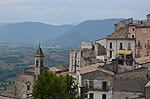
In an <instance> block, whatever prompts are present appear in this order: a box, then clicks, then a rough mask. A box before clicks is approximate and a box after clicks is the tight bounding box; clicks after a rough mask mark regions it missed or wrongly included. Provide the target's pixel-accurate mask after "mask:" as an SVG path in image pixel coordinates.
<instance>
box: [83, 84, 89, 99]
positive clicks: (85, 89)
mask: <svg viewBox="0 0 150 99" xmlns="http://www.w3.org/2000/svg"><path fill="white" fill-rule="evenodd" d="M88 92H89V87H88V84H87V82H86V83H85V85H84V94H85V98H88Z"/></svg>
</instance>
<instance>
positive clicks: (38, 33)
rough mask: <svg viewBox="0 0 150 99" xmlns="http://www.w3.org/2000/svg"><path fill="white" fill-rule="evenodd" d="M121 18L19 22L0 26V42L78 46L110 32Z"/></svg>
mask: <svg viewBox="0 0 150 99" xmlns="http://www.w3.org/2000/svg"><path fill="white" fill-rule="evenodd" d="M120 20H123V19H106V20H87V21H84V22H81V23H80V24H78V25H60V26H55V25H49V24H45V23H40V22H20V23H12V24H6V25H2V26H0V43H1V42H5V43H9V44H37V43H39V42H40V43H42V44H46V45H61V46H80V41H94V40H97V39H101V38H104V37H106V36H107V35H109V34H111V33H112V32H113V29H114V24H115V23H118V22H119V21H120Z"/></svg>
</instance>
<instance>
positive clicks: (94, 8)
mask: <svg viewBox="0 0 150 99" xmlns="http://www.w3.org/2000/svg"><path fill="white" fill-rule="evenodd" d="M148 13H150V0H0V23H3V22H22V21H38V22H44V23H50V24H71V23H78V22H82V21H85V20H91V19H93V20H94V19H107V18H130V17H133V18H134V19H139V20H142V19H146V14H148Z"/></svg>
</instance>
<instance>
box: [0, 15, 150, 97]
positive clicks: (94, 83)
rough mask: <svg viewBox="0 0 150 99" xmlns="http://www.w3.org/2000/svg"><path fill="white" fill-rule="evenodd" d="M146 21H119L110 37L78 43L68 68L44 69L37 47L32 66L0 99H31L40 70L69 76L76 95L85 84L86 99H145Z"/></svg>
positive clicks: (149, 51)
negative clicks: (86, 85)
mask: <svg viewBox="0 0 150 99" xmlns="http://www.w3.org/2000/svg"><path fill="white" fill-rule="evenodd" d="M146 17H147V20H146V21H139V22H137V23H133V18H129V19H125V20H122V21H120V22H119V23H117V24H114V32H113V33H112V34H110V35H108V36H107V37H106V38H101V39H98V40H95V42H94V43H93V42H92V41H82V42H81V45H80V49H73V50H70V58H69V68H67V67H66V66H60V65H59V66H55V67H46V66H45V65H44V53H43V51H42V48H41V46H40V44H39V46H38V49H37V52H36V53H35V59H34V61H35V64H33V65H30V66H28V67H27V68H25V69H24V70H22V71H19V72H18V73H17V77H16V81H15V83H14V84H12V85H9V86H7V90H6V91H5V92H4V93H2V94H1V95H0V99H31V98H32V89H33V88H32V87H33V85H34V84H35V82H36V80H37V75H38V74H41V75H42V73H43V71H44V69H47V70H48V71H49V72H53V73H55V74H56V75H63V76H65V75H66V74H69V75H71V76H72V77H73V78H74V81H75V82H76V84H77V85H78V89H79V93H78V94H79V95H80V93H81V91H80V88H81V87H82V86H83V85H85V83H87V84H88V87H89V92H88V98H90V99H125V98H126V97H129V98H130V99H149V98H150V14H148V15H146ZM33 57H34V56H33ZM81 98H82V99H84V97H81Z"/></svg>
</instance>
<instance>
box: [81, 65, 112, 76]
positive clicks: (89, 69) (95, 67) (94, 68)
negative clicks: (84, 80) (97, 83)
mask: <svg viewBox="0 0 150 99" xmlns="http://www.w3.org/2000/svg"><path fill="white" fill-rule="evenodd" d="M103 65H104V63H97V64H93V65H90V66H85V67H82V68H80V69H78V71H80V74H85V73H88V72H93V71H97V70H99V71H102V72H105V73H108V74H111V75H114V73H113V72H111V71H108V70H105V69H102V68H100V66H103Z"/></svg>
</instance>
